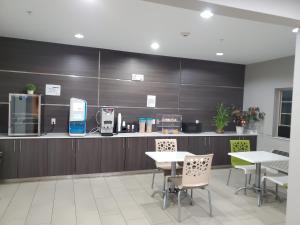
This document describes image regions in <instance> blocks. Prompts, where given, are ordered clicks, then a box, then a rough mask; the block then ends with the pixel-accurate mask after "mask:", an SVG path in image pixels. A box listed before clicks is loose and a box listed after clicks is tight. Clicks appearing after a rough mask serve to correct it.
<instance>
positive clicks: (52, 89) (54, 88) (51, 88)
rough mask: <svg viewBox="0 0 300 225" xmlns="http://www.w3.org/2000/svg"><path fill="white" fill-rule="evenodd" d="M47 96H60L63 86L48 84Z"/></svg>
mask: <svg viewBox="0 0 300 225" xmlns="http://www.w3.org/2000/svg"><path fill="white" fill-rule="evenodd" d="M45 92H46V93H45V95H51V96H60V92H61V86H60V85H56V84H46V89H45Z"/></svg>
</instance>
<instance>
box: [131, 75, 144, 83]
mask: <svg viewBox="0 0 300 225" xmlns="http://www.w3.org/2000/svg"><path fill="white" fill-rule="evenodd" d="M131 80H135V81H144V75H143V74H132V76H131Z"/></svg>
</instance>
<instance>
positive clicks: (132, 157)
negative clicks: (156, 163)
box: [125, 138, 153, 170]
mask: <svg viewBox="0 0 300 225" xmlns="http://www.w3.org/2000/svg"><path fill="white" fill-rule="evenodd" d="M147 151H148V138H127V140H126V155H125V170H145V169H152V166H153V165H152V164H153V163H152V161H153V160H152V159H150V158H149V157H148V156H147V155H146V154H145V152H147Z"/></svg>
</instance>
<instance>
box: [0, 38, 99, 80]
mask: <svg viewBox="0 0 300 225" xmlns="http://www.w3.org/2000/svg"><path fill="white" fill-rule="evenodd" d="M98 57H99V50H98V49H95V48H87V47H79V46H72V45H62V44H54V43H46V42H37V41H27V40H21V39H13V38H4V37H0V69H2V70H19V71H28V72H39V73H55V74H74V75H80V76H89V77H97V76H98V62H99V60H98Z"/></svg>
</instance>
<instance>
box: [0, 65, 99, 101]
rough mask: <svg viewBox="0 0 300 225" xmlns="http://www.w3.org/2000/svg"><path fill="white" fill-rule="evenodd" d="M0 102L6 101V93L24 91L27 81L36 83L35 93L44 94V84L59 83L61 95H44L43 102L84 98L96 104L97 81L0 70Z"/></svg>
mask: <svg viewBox="0 0 300 225" xmlns="http://www.w3.org/2000/svg"><path fill="white" fill-rule="evenodd" d="M0 79H1V82H0V102H1V101H2V102H8V93H24V88H25V85H26V84H27V83H34V84H36V85H37V87H38V90H37V93H39V94H42V95H44V94H45V87H46V84H58V85H61V96H44V97H43V103H45V104H70V98H71V97H75V98H83V99H86V100H87V102H88V104H89V105H97V102H98V97H97V94H98V90H97V89H98V83H97V80H96V79H91V78H83V77H76V78H72V77H66V76H52V75H39V74H25V73H11V72H2V71H0Z"/></svg>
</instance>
